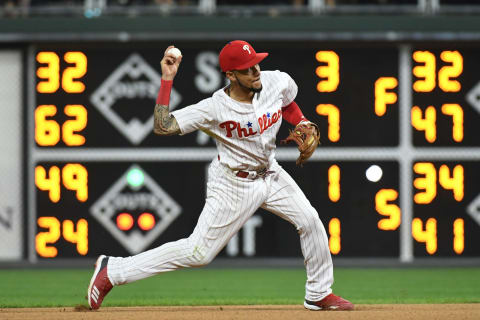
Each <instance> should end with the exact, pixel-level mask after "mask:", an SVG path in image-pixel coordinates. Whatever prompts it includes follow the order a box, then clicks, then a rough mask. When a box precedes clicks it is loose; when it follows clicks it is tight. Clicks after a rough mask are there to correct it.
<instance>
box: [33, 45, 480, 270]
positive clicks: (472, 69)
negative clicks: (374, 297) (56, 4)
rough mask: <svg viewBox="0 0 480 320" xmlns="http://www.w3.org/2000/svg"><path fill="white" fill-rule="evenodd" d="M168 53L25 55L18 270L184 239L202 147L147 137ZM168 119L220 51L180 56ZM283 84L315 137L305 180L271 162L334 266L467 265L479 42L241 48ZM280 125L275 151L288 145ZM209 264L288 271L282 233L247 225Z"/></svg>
mask: <svg viewBox="0 0 480 320" xmlns="http://www.w3.org/2000/svg"><path fill="white" fill-rule="evenodd" d="M168 45H170V43H167V42H161V41H158V42H155V43H144V42H139V43H128V44H118V43H104V44H99V43H54V44H53V43H52V44H48V43H43V44H41V45H35V46H32V47H30V49H29V51H28V54H27V57H26V59H27V60H28V64H27V65H28V68H27V71H26V73H25V74H26V77H27V82H28V83H29V87H28V92H27V96H28V99H27V101H28V103H27V104H26V114H27V117H28V126H27V129H26V130H27V131H26V137H27V145H28V148H27V153H28V161H27V164H26V165H27V171H26V172H27V173H28V174H27V186H28V187H27V189H28V190H26V192H27V195H28V197H27V198H28V208H29V209H28V211H29V212H28V213H29V221H30V222H31V223H30V225H29V232H28V233H29V238H28V243H29V245H28V247H29V253H28V257H29V259H30V260H31V261H36V260H39V259H57V258H81V257H92V258H93V257H96V256H97V255H99V254H103V253H104V254H109V255H123V256H125V255H132V254H136V253H139V252H141V251H143V250H147V249H149V248H154V247H156V246H159V245H161V244H162V243H165V242H168V241H174V240H177V239H180V238H182V237H187V236H188V235H189V234H190V232H191V231H193V228H194V226H195V224H196V220H197V219H198V215H199V213H200V212H201V210H202V207H203V204H204V198H205V190H206V188H205V184H206V179H207V178H206V168H207V166H208V164H209V162H210V161H211V160H212V159H213V158H214V157H216V155H217V153H216V148H215V142H214V141H213V140H212V139H211V138H210V137H208V136H207V135H205V134H203V133H201V132H195V133H192V134H189V135H186V136H182V137H180V136H174V137H159V136H155V135H154V134H153V131H152V128H153V107H154V104H155V98H156V94H157V92H158V87H159V84H160V78H161V74H160V71H161V69H160V65H159V62H160V60H161V58H162V55H163V51H164V49H165V48H166V47H167V46H168ZM174 45H175V46H177V47H179V48H180V49H181V50H182V53H183V59H182V64H181V66H180V70H179V73H178V74H177V77H176V79H175V81H174V86H173V91H172V95H171V103H170V107H171V109H176V108H182V107H184V106H187V105H190V104H193V103H196V102H197V101H199V100H201V99H204V98H206V97H209V96H211V94H212V93H213V92H214V91H216V90H218V89H220V88H222V87H223V86H225V84H226V82H225V79H224V77H223V76H222V74H221V72H220V69H219V66H218V52H219V51H220V49H221V48H222V47H223V45H224V41H221V42H220V41H179V42H177V43H174ZM252 45H253V46H254V47H255V48H256V50H257V52H269V53H270V55H269V56H268V58H267V59H265V60H264V61H263V62H262V63H261V65H260V67H261V69H262V70H277V69H278V70H281V71H285V72H287V73H289V74H290V75H291V76H292V78H293V79H294V80H295V81H296V83H297V84H298V87H299V92H298V96H297V98H296V99H295V100H296V101H297V103H298V104H299V105H300V107H301V109H302V111H303V113H304V114H305V116H306V117H307V118H308V119H310V120H311V121H314V122H316V123H317V124H319V126H320V131H321V145H320V146H319V148H318V149H317V151H316V153H315V154H314V155H313V157H312V158H311V159H310V160H309V162H308V163H307V164H306V165H305V166H304V168H298V167H296V166H295V159H296V157H297V156H298V151H297V150H296V148H293V147H292V146H287V147H285V146H278V148H277V159H278V161H279V162H280V164H281V165H282V166H283V167H284V168H285V169H286V170H287V171H288V172H289V173H290V174H291V175H292V177H293V178H294V179H295V180H296V181H297V182H298V184H299V185H300V187H301V188H302V189H303V190H304V192H305V194H306V195H307V198H308V199H309V200H310V201H311V203H312V205H313V206H314V207H315V208H316V209H317V211H318V212H319V216H320V219H321V220H322V222H323V223H324V226H325V228H326V230H327V234H328V237H329V245H330V251H331V252H332V254H333V255H334V256H336V257H392V258H395V257H396V258H399V259H400V260H401V261H404V262H409V261H412V260H414V259H415V258H417V257H463V256H465V257H479V256H480V246H478V245H476V244H478V243H479V241H480V185H479V184H478V181H480V139H479V138H480V75H479V74H478V72H477V71H478V70H480V60H478V59H477V57H478V56H479V55H480V43H479V44H478V45H477V44H471V43H470V44H468V45H461V44H460V45H450V44H446V43H422V44H417V43H415V44H398V43H385V42H380V43H376V42H372V43H361V44H357V45H353V44H346V43H339V42H332V43H328V42H315V41H312V42H296V41H293V40H291V41H283V42H275V41H252ZM288 127H289V125H288V123H285V124H283V125H282V129H281V130H280V133H279V135H278V137H279V139H280V138H282V137H284V136H286V135H287V134H288ZM221 255H223V256H249V257H250V256H254V257H267V256H275V257H300V256H301V251H300V245H299V240H298V235H297V233H296V232H295V230H294V228H293V226H291V225H290V224H288V223H287V222H285V221H282V220H280V219H279V218H278V217H276V216H274V215H272V214H270V213H268V212H265V211H263V210H259V211H258V212H257V213H256V214H255V215H254V216H253V217H252V219H250V220H249V221H248V222H247V224H246V225H245V227H244V228H243V229H242V231H241V232H240V233H239V235H238V236H236V237H234V238H233V239H232V240H231V242H230V243H229V244H228V245H227V247H226V248H225V250H223V251H222V253H221Z"/></svg>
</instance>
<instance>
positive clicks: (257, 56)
mask: <svg viewBox="0 0 480 320" xmlns="http://www.w3.org/2000/svg"><path fill="white" fill-rule="evenodd" d="M267 56H268V53H266V52H263V53H256V52H255V49H253V47H252V46H251V45H250V44H249V43H248V42H246V41H243V40H235V41H231V42H229V43H227V44H226V45H225V47H223V49H222V51H220V54H219V56H218V60H219V62H220V68H221V69H222V71H223V72H227V71H231V70H243V69H248V68H250V67H253V66H254V65H256V64H258V63H260V61H262V60H263V59H265V58H266V57H267Z"/></svg>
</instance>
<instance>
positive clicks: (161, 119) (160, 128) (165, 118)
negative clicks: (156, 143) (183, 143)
mask: <svg viewBox="0 0 480 320" xmlns="http://www.w3.org/2000/svg"><path fill="white" fill-rule="evenodd" d="M153 115H154V117H153V119H154V121H153V132H154V133H155V134H159V135H165V136H171V135H175V134H179V133H180V128H179V126H178V122H177V120H176V119H175V117H174V116H172V115H171V114H170V113H169V112H168V106H165V105H160V104H157V105H156V106H155V111H154V113H153Z"/></svg>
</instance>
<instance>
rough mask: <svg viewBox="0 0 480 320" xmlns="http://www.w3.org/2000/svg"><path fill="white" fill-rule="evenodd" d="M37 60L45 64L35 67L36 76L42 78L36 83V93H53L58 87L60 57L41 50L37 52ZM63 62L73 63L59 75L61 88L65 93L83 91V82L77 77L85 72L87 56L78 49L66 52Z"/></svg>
mask: <svg viewBox="0 0 480 320" xmlns="http://www.w3.org/2000/svg"><path fill="white" fill-rule="evenodd" d="M36 58H37V62H38V63H40V64H46V65H47V66H42V67H39V68H38V69H37V77H38V78H40V79H42V80H41V81H39V82H38V84H37V92H38V93H54V92H56V91H57V90H58V89H59V88H60V58H59V56H58V54H56V53H55V52H51V51H41V52H39V53H38V54H37V57H36ZM63 58H64V60H65V62H67V63H69V64H74V66H70V67H67V68H66V69H65V70H64V71H63V74H62V76H61V80H62V88H63V90H64V91H65V92H67V93H81V92H84V91H85V84H84V83H83V82H81V81H79V80H78V79H80V78H82V77H83V76H84V75H85V74H86V73H87V56H86V55H85V54H84V53H83V52H80V51H73V52H67V53H65V55H64V57H63Z"/></svg>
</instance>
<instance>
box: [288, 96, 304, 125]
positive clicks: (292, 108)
mask: <svg viewBox="0 0 480 320" xmlns="http://www.w3.org/2000/svg"><path fill="white" fill-rule="evenodd" d="M282 117H283V119H285V121H287V122H288V123H290V124H291V125H293V126H296V125H297V124H299V123H300V121H308V120H307V118H305V116H304V115H303V113H302V110H300V107H299V106H298V104H297V103H296V102H295V101H292V103H290V104H289V105H287V106H285V107H282Z"/></svg>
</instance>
